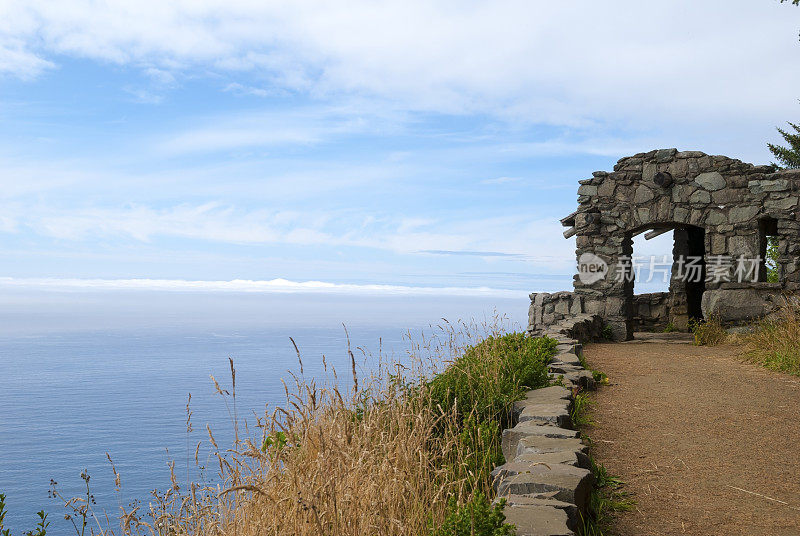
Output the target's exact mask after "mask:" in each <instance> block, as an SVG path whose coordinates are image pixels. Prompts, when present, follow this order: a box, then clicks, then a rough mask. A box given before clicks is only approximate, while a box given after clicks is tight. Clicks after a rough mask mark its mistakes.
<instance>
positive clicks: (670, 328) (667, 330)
mask: <svg viewBox="0 0 800 536" xmlns="http://www.w3.org/2000/svg"><path fill="white" fill-rule="evenodd" d="M676 329H677V328H676V327H675V324H673V323H672V322H669V323H668V324H667V325H666V326H664V329H663V333H672V332H673V331H676Z"/></svg>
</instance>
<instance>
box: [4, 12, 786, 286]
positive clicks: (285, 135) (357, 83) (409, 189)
mask: <svg viewBox="0 0 800 536" xmlns="http://www.w3.org/2000/svg"><path fill="white" fill-rule="evenodd" d="M561 4H563V5H561ZM650 4H654V3H650V2H628V1H620V2H614V3H612V4H602V5H601V4H597V3H594V2H583V1H577V2H570V3H554V2H538V1H504V2H473V1H467V2H453V1H430V0H429V1H424V2H422V1H420V2H416V1H412V0H404V1H398V2H391V1H387V2H377V3H376V2H364V1H361V0H352V1H349V2H346V3H326V2H305V1H296V2H285V3H279V2H237V1H225V2H215V1H191V2H189V1H187V2H155V1H154V2H150V1H137V2H113V1H112V2H104V3H95V2H81V1H70V2H62V3H58V4H57V5H55V4H53V3H48V2H37V1H32V2H24V3H23V2H0V96H1V97H2V98H1V99H0V240H2V244H3V254H2V256H0V282H2V285H5V286H13V287H15V288H17V287H21V286H22V287H24V286H26V285H27V286H31V287H33V288H45V287H46V288H57V287H59V286H66V287H69V286H71V285H72V286H74V285H78V286H81V285H83V286H84V287H86V288H94V287H102V286H103V285H106V286H108V285H110V284H109V283H108V280H130V279H148V280H155V279H158V280H162V281H160V282H159V283H153V284H152V286H154V287H157V288H164V287H167V286H169V285H170V284H172V285H173V286H175V287H176V288H177V287H181V285H183V286H185V283H182V282H183V281H210V282H211V281H213V282H220V281H222V282H225V281H232V280H254V281H270V280H273V279H285V280H287V282H286V283H285V284H284V287H285V288H283V287H282V288H283V290H284V291H290V290H291V289H292V288H294V287H293V285H295V284H296V283H302V282H306V281H310V280H313V281H322V282H326V283H332V284H346V285H357V286H358V287H357V288H360V289H362V290H363V291H364V292H377V293H380V292H409V293H416V294H421V293H422V294H426V293H427V294H429V293H430V292H433V291H431V290H413V289H412V290H409V289H408V287H425V288H426V289H431V288H434V289H435V288H439V287H448V288H449V289H450V290H448V291H445V292H444V293H445V294H448V293H449V294H451V295H457V294H465V295H481V293H482V292H485V291H484V290H474V289H476V288H477V287H489V288H492V289H501V290H509V291H513V292H514V293H521V295H524V292H525V291H533V290H542V289H544V290H555V289H559V288H564V289H568V288H569V286H570V282H571V274H572V272H573V263H574V257H573V252H574V242H573V241H572V240H564V239H563V238H562V237H561V231H562V229H561V228H560V226H559V225H558V221H557V220H558V219H559V218H560V217H563V216H564V215H566V214H568V213H569V212H571V211H572V210H573V209H574V207H575V189H576V187H577V180H579V179H583V178H586V177H588V176H590V174H591V172H592V171H594V170H598V169H610V168H611V167H612V166H613V163H614V162H615V161H616V160H617V159H618V158H620V157H622V156H626V155H628V154H632V153H635V152H639V151H647V150H650V149H653V148H660V147H678V148H680V149H685V150H695V149H698V150H703V151H706V152H708V153H711V154H727V155H729V156H733V157H736V158H741V159H743V160H746V161H753V162H758V163H764V162H768V161H769V154H768V153H767V152H766V149H765V142H766V141H776V133H775V131H774V127H775V126H776V125H779V124H781V123H782V122H783V121H785V120H797V117H798V116H799V115H800V107H798V102H797V99H798V96H800V95H799V94H798V93H797V88H798V87H800V83H798V82H800V72H799V71H798V68H797V66H798V63H797V59H798V54H800V43H798V29H800V9H798V8H794V7H792V6H788V5H780V4H779V3H778V2H777V1H763V2H752V1H744V0H742V1H724V2H723V1H707V2H702V3H699V2H690V1H678V2H660V3H658V5H650ZM698 4H701V5H698ZM654 247H655V246H654ZM658 247H659V248H661V249H664V251H663V253H668V252H669V244H668V243H663V244H660V245H659V246H658ZM656 249H658V248H656ZM76 281H78V283H76ZM80 281H82V283H80ZM170 281H171V282H173V283H170ZM130 284H131V283H130V282H128V283H124V282H123V283H119V284H118V285H120V286H123V287H124V286H125V285H130ZM208 285H210V286H211V287H213V288H218V287H220V286H221V284H220V283H213V284H212V283H208ZM260 285H261V286H262V287H263V286H264V284H263V283H261V284H260ZM368 285H384V287H381V288H376V287H369V286H368ZM112 286H113V285H112ZM222 286H224V285H222ZM297 288H302V287H297ZM325 288H335V287H325ZM353 288H356V287H343V288H340V290H341V291H350V290H352V289H353ZM320 289H321V290H320ZM305 290H306V291H308V290H309V289H308V287H306V289H305ZM318 290H319V291H325V290H324V288H323V287H318ZM514 295H516V294H514Z"/></svg>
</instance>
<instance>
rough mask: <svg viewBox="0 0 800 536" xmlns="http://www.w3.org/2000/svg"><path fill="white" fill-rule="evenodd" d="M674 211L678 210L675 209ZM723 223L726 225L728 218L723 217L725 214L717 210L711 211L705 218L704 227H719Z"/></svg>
mask: <svg viewBox="0 0 800 536" xmlns="http://www.w3.org/2000/svg"><path fill="white" fill-rule="evenodd" d="M675 210H676V211H677V210H678V209H675ZM723 223H728V218H727V217H726V216H725V213H724V212H722V211H719V210H711V211H709V213H708V216H707V217H706V225H721V224H723Z"/></svg>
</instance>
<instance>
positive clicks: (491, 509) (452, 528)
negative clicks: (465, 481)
mask: <svg viewBox="0 0 800 536" xmlns="http://www.w3.org/2000/svg"><path fill="white" fill-rule="evenodd" d="M505 502H506V501H505V499H501V500H500V501H499V502H498V504H495V505H494V506H492V505H491V504H489V501H488V499H486V496H485V495H484V494H482V493H476V494H475V495H473V497H472V499H471V500H470V501H469V502H468V503H466V504H464V505H463V506H458V505H457V504H456V502H455V500H453V499H451V500H450V502H449V503H448V514H447V518H446V519H445V520H444V523H442V526H441V527H439V528H435V529H433V530H431V536H514V535H515V534H516V530H515V528H514V526H513V525H510V524H508V523H506V522H505V520H506V516H505V515H504V514H503V506H504V505H505Z"/></svg>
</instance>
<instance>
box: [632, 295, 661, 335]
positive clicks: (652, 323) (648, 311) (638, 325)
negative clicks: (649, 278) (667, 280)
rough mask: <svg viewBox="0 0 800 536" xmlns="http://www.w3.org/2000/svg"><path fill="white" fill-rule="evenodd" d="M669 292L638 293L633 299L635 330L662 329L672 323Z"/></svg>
mask: <svg viewBox="0 0 800 536" xmlns="http://www.w3.org/2000/svg"><path fill="white" fill-rule="evenodd" d="M669 300H670V294H669V292H651V293H649V294H636V295H634V296H633V299H632V305H631V306H632V310H631V322H632V323H633V330H634V331H662V330H663V329H664V328H666V327H667V324H669V323H670V304H669Z"/></svg>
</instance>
